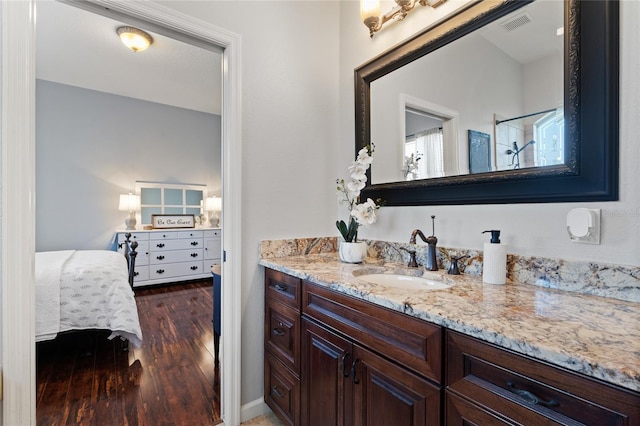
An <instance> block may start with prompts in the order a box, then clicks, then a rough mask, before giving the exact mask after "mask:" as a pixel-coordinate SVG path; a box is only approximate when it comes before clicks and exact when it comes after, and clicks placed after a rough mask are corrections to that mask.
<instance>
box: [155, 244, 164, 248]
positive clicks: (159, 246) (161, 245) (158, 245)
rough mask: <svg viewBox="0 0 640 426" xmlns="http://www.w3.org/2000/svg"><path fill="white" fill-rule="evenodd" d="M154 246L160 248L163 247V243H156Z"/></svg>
mask: <svg viewBox="0 0 640 426" xmlns="http://www.w3.org/2000/svg"><path fill="white" fill-rule="evenodd" d="M156 247H158V248H162V247H164V243H160V244H156Z"/></svg>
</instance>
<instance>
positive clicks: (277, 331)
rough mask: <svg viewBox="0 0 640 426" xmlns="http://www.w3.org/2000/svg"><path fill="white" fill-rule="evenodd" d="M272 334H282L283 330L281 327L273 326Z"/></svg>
mask: <svg viewBox="0 0 640 426" xmlns="http://www.w3.org/2000/svg"><path fill="white" fill-rule="evenodd" d="M273 335H274V336H284V330H282V329H281V328H277V327H276V328H274V329H273Z"/></svg>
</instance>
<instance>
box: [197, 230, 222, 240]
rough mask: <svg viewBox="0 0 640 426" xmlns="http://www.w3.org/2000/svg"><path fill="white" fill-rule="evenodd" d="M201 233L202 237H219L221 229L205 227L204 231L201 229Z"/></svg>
mask: <svg viewBox="0 0 640 426" xmlns="http://www.w3.org/2000/svg"><path fill="white" fill-rule="evenodd" d="M202 235H203V236H204V238H216V237H218V238H219V237H221V236H222V231H221V230H220V229H207V230H206V231H202Z"/></svg>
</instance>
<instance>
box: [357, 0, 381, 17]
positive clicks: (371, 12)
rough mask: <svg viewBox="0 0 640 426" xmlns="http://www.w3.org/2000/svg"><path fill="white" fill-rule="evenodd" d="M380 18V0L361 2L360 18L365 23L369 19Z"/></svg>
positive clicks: (364, 0) (362, 0) (361, 0)
mask: <svg viewBox="0 0 640 426" xmlns="http://www.w3.org/2000/svg"><path fill="white" fill-rule="evenodd" d="M379 16H380V0H360V18H362V20H363V21H365V20H367V19H368V18H378V17H379Z"/></svg>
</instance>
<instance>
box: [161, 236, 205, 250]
mask: <svg viewBox="0 0 640 426" xmlns="http://www.w3.org/2000/svg"><path fill="white" fill-rule="evenodd" d="M202 247H203V241H202V238H189V239H186V238H182V239H173V240H152V241H151V242H150V247H149V251H150V252H152V253H153V252H158V251H168V250H187V249H195V248H202Z"/></svg>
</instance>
